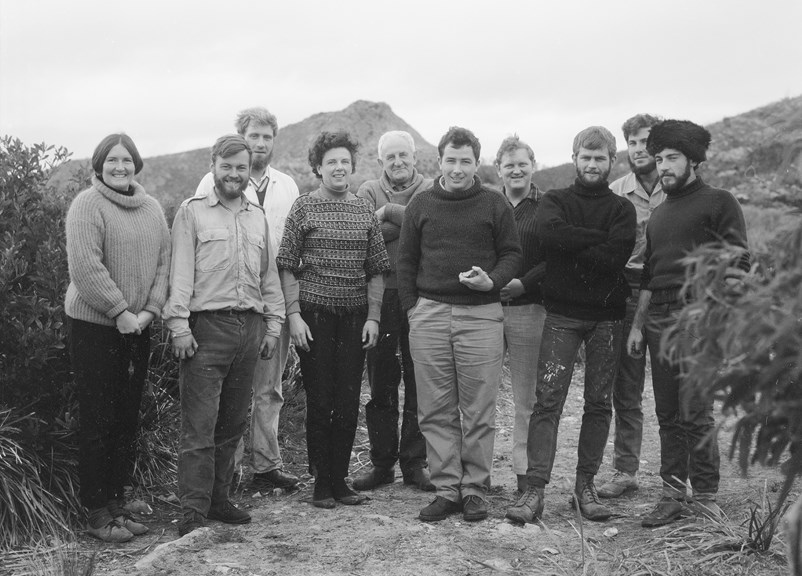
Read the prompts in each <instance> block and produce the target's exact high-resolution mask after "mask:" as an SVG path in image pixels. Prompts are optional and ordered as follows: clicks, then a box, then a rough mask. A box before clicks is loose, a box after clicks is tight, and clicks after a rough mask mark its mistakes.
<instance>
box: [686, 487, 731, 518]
mask: <svg viewBox="0 0 802 576" xmlns="http://www.w3.org/2000/svg"><path fill="white" fill-rule="evenodd" d="M692 508H693V511H694V512H696V515H697V516H703V517H704V518H707V519H708V520H714V521H719V522H720V521H722V520H723V519H724V512H723V511H722V510H721V508H720V507H719V505H718V504H716V499H715V496H714V495H707V494H705V495H702V494H700V495H698V496H694V498H693V505H692Z"/></svg>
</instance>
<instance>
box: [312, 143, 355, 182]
mask: <svg viewBox="0 0 802 576" xmlns="http://www.w3.org/2000/svg"><path fill="white" fill-rule="evenodd" d="M352 166H353V162H352V161H351V152H349V151H348V148H332V149H331V150H327V151H326V153H325V154H323V160H322V162H321V164H320V166H318V167H317V172H318V174H320V176H321V177H322V179H323V185H324V186H325V187H326V188H328V189H329V190H331V191H333V192H343V193H344V192H346V191H347V190H348V184H349V183H350V182H351V170H352V169H353V168H352Z"/></svg>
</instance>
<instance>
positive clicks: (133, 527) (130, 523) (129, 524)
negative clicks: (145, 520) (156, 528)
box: [114, 514, 148, 536]
mask: <svg viewBox="0 0 802 576" xmlns="http://www.w3.org/2000/svg"><path fill="white" fill-rule="evenodd" d="M114 521H115V522H117V524H119V525H120V526H122V527H123V528H125V529H126V530H128V531H129V532H130V533H131V534H133V535H134V536H142V534H147V532H148V527H147V526H145V525H144V524H140V523H139V522H137V521H136V520H134V519H133V518H132V517H131V515H130V514H122V515H120V516H115V517H114Z"/></svg>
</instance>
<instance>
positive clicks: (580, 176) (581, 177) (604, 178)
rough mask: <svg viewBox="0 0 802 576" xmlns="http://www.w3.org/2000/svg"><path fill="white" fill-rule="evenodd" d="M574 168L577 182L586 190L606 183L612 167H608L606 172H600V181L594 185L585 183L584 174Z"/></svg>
mask: <svg viewBox="0 0 802 576" xmlns="http://www.w3.org/2000/svg"><path fill="white" fill-rule="evenodd" d="M574 168H575V169H576V177H577V178H578V179H579V181H580V182H581V183H582V184H584V185H585V186H587V187H588V188H593V187H594V186H601V185H602V184H604V183H605V182H607V177H608V176H609V175H610V170H612V167H610V168H608V169H607V171H606V172H600V173H599V176H601V180H599V181H598V182H596V183H590V182H587V181H585V174H584V173H583V172H582V170H580V169H579V168H577V167H576V166H574Z"/></svg>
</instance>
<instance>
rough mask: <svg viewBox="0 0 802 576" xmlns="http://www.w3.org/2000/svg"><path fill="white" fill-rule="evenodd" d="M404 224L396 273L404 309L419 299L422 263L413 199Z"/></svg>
mask: <svg viewBox="0 0 802 576" xmlns="http://www.w3.org/2000/svg"><path fill="white" fill-rule="evenodd" d="M407 208H409V210H407V214H406V217H405V218H404V224H403V225H402V226H401V240H400V241H399V246H398V261H397V264H396V267H397V269H396V274H397V278H398V298H399V300H401V306H402V307H403V308H404V310H409V309H410V308H412V307H413V306H414V305H415V302H417V301H418V266H419V265H420V256H421V253H420V246H421V244H420V230H419V228H418V222H417V218H416V209H415V208H417V204H416V203H415V202H414V200H413V201H412V203H411V204H410V205H408V206H407Z"/></svg>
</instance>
